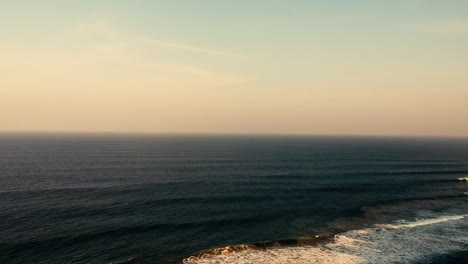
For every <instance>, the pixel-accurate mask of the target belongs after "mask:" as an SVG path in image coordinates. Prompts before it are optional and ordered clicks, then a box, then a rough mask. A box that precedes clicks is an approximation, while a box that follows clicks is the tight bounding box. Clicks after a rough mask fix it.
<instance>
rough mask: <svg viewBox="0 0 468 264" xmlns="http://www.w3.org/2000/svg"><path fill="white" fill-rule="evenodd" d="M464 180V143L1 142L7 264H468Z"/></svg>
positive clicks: (467, 143)
mask: <svg viewBox="0 0 468 264" xmlns="http://www.w3.org/2000/svg"><path fill="white" fill-rule="evenodd" d="M466 176H468V139H463V138H404V137H338V136H333V137H331V136H267V135H264V136H262V135H117V134H109V135H105V134H96V135H93V134H2V135H0V263H3V264H9V263H114V264H117V263H468V217H467V216H468V183H464V182H459V181H456V180H455V179H456V178H458V177H466ZM327 261H328V262H327Z"/></svg>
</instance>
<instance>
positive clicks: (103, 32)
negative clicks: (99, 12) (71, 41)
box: [76, 19, 244, 58]
mask: <svg viewBox="0 0 468 264" xmlns="http://www.w3.org/2000/svg"><path fill="white" fill-rule="evenodd" d="M76 28H77V31H78V32H80V34H82V35H88V36H89V35H93V36H94V37H96V38H101V39H107V40H113V41H115V42H127V43H128V42H131V43H136V42H137V43H139V44H144V45H147V46H148V45H149V46H154V47H159V48H164V49H168V50H177V51H181V52H187V53H195V54H205V55H213V56H221V57H231V58H243V57H244V56H243V55H242V54H239V53H236V52H232V51H228V50H224V49H218V48H206V47H201V46H198V45H194V44H188V43H180V42H178V41H172V40H166V39H160V38H155V37H150V36H143V35H138V34H134V33H129V32H124V31H121V30H118V29H117V28H118V27H116V26H115V25H113V23H111V22H110V21H108V20H103V19H95V20H91V21H86V22H84V23H79V24H78V25H77V26H76Z"/></svg>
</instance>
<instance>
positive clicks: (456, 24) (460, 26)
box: [411, 20, 468, 35]
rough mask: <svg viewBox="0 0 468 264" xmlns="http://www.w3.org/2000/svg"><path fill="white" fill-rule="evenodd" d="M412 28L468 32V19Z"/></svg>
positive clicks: (443, 32)
mask: <svg viewBox="0 0 468 264" xmlns="http://www.w3.org/2000/svg"><path fill="white" fill-rule="evenodd" d="M411 29H412V30H417V31H422V32H429V33H438V34H456V35H459V34H468V21H465V20H452V21H444V22H439V23H431V24H427V25H423V26H415V27H411Z"/></svg>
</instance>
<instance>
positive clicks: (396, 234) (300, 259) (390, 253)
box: [183, 215, 468, 264]
mask: <svg viewBox="0 0 468 264" xmlns="http://www.w3.org/2000/svg"><path fill="white" fill-rule="evenodd" d="M467 220H468V218H467V215H443V216H440V217H437V218H430V219H419V220H416V221H412V222H404V223H401V224H386V225H376V226H374V227H372V228H363V229H357V230H351V231H347V232H344V233H340V234H337V235H331V236H330V235H328V236H314V237H311V239H310V240H308V239H304V240H303V241H301V239H296V240H294V241H295V243H293V244H292V245H284V244H281V241H278V242H276V243H274V242H269V243H267V244H259V243H254V244H245V245H238V246H230V247H224V248H218V249H212V250H209V251H205V252H201V253H199V254H197V255H194V256H191V257H188V258H185V259H184V260H183V263H185V264H198V263H239V264H241V263H317V264H318V263H342V264H346V263H408V262H421V261H423V262H428V261H429V260H430V259H431V258H433V257H435V256H438V255H442V254H448V253H450V252H457V251H460V250H464V249H466V247H467V246H468V230H467V229H466V228H463V227H464V226H465V227H466V225H468V221H467ZM312 238H315V239H312ZM259 245H260V246H259ZM262 245H263V246H262ZM265 245H266V246H265Z"/></svg>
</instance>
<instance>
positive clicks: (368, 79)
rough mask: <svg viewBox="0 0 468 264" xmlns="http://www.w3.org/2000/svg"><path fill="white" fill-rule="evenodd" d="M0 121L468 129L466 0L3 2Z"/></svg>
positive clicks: (139, 127) (201, 128)
mask: <svg viewBox="0 0 468 264" xmlns="http://www.w3.org/2000/svg"><path fill="white" fill-rule="evenodd" d="M0 131H119V132H222V133H238V132H242V133H304V134H308V133H310V134H387V135H440V136H443V135H453V136H468V1H464V0H460V1H450V0H443V1H442V0H438V1H432V0H413V1H412V0H401V1H398V0H392V1H390V0H387V1H379V0H368V1H349V0H343V1H333V0H332V1H330V0H323V1H318V0H317V1H313V0H307V1H294V0H291V1H284V0H281V1H280V0H278V1H275V0H268V1H267V0H264V1H260V0H257V1H255V0H235V1H234V0H232V1H227V0H226V1H222V0H211V1H208V0H191V1H188V0H185V1H184V0H178V1H175V0H167V1H153V0H152V1H149V0H148V1H143V0H140V1H136V0H135V1H130V0H129V1H123V0H122V1H117V0H115V1H110V0H109V1H105V0H101V1H98V0H76V1H63V0H55V1H52V0H48V1H46V0H43V1H36V0H30V1H21V0H15V1H8V0H0Z"/></svg>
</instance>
